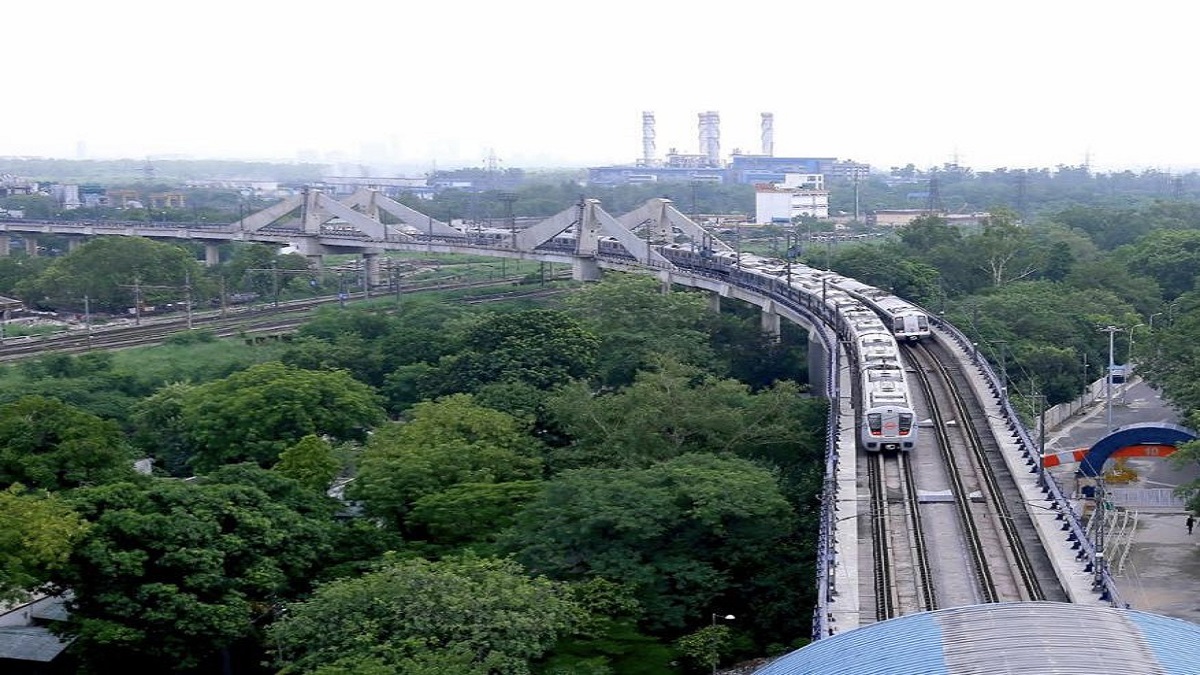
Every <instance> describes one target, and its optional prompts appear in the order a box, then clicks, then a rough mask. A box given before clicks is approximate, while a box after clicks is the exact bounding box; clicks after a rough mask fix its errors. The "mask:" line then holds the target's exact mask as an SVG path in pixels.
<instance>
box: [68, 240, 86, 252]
mask: <svg viewBox="0 0 1200 675" xmlns="http://www.w3.org/2000/svg"><path fill="white" fill-rule="evenodd" d="M83 241H84V240H83V238H82V237H69V238H68V239H67V253H70V252H71V251H74V250H75V249H77V248H79V247H80V246H83Z"/></svg>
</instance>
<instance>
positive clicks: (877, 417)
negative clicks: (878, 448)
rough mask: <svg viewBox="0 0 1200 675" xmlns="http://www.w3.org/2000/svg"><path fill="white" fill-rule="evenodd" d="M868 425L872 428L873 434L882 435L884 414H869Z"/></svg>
mask: <svg viewBox="0 0 1200 675" xmlns="http://www.w3.org/2000/svg"><path fill="white" fill-rule="evenodd" d="M867 427H869V428H870V429H871V435H872V436H881V435H882V434H883V415H881V414H880V413H870V414H868V415H867Z"/></svg>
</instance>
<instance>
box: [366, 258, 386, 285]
mask: <svg viewBox="0 0 1200 675" xmlns="http://www.w3.org/2000/svg"><path fill="white" fill-rule="evenodd" d="M362 257H363V269H364V271H365V272H366V276H367V278H366V282H367V285H368V286H379V285H380V284H382V283H383V275H382V274H380V273H379V254H378V253H364V254H362Z"/></svg>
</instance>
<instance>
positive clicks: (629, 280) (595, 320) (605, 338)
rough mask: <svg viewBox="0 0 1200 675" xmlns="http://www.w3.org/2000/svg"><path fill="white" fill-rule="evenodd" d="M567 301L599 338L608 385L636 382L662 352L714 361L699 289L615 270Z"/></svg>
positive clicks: (683, 359)
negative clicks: (665, 288)
mask: <svg viewBox="0 0 1200 675" xmlns="http://www.w3.org/2000/svg"><path fill="white" fill-rule="evenodd" d="M564 304H565V305H566V307H567V311H568V312H570V313H571V314H572V315H574V316H577V317H579V318H580V320H581V321H582V322H583V324H584V326H586V327H587V329H588V330H589V331H591V332H592V333H593V334H594V335H596V336H597V337H598V338H599V340H600V347H599V351H598V360H597V370H598V372H599V379H600V381H601V382H602V383H603V384H605V385H607V386H610V387H616V386H621V385H624V384H628V383H630V382H632V381H633V378H634V374H635V373H636V372H637V371H638V370H640V369H642V368H644V367H646V366H648V365H650V364H651V363H653V362H654V360H655V359H656V358H657V357H658V356H659V355H665V356H668V357H670V358H673V359H675V360H677V361H680V362H683V363H690V364H696V365H703V364H707V363H709V362H711V359H712V356H713V354H712V350H711V348H710V347H709V344H708V335H707V333H706V331H705V329H706V327H707V317H706V315H707V313H708V307H707V301H706V300H705V298H704V296H702V295H700V294H699V293H663V292H662V288H661V286H660V285H659V283H658V281H656V280H654V279H650V278H647V277H643V276H640V275H622V274H612V275H606V276H605V277H604V280H603V281H601V282H600V283H598V284H593V285H589V286H586V287H584V288H583V289H582V290H580V291H578V292H576V293H572V294H571V295H570V296H569V297H568V298H567V299H566V300H565V302H564Z"/></svg>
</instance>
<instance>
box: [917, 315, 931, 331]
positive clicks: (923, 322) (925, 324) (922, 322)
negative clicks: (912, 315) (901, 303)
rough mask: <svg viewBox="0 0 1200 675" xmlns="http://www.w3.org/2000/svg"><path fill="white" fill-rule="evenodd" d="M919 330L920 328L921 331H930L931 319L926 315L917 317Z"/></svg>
mask: <svg viewBox="0 0 1200 675" xmlns="http://www.w3.org/2000/svg"><path fill="white" fill-rule="evenodd" d="M917 328H919V329H921V330H926V329H928V328H929V317H927V316H925V315H924V314H918V315H917Z"/></svg>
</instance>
